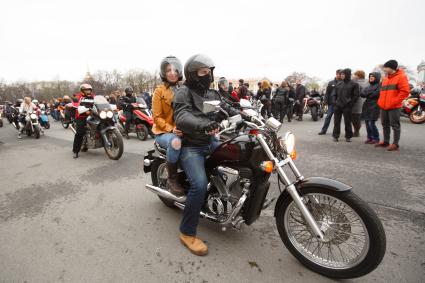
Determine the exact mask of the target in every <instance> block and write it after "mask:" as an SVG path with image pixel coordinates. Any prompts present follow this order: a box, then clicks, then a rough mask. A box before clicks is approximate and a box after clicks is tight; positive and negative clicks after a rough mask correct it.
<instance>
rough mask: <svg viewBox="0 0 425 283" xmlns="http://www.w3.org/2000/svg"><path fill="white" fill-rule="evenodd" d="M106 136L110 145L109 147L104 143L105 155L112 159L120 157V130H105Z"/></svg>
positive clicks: (122, 149) (121, 143)
mask: <svg viewBox="0 0 425 283" xmlns="http://www.w3.org/2000/svg"><path fill="white" fill-rule="evenodd" d="M106 138H107V139H108V141H109V143H111V145H112V146H111V147H108V146H107V145H106V144H105V145H104V148H105V152H106V155H108V157H109V158H110V159H112V160H118V159H120V158H121V156H122V154H123V152H124V142H123V140H122V136H121V134H120V132H119V131H118V130H117V129H113V130H109V131H107V132H106Z"/></svg>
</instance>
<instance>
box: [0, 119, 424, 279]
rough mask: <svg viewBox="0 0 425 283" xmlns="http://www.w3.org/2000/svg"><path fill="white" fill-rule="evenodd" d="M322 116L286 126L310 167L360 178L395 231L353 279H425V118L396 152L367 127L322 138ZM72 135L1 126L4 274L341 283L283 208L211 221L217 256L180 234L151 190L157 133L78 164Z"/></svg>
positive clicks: (177, 214)
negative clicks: (287, 225)
mask: <svg viewBox="0 0 425 283" xmlns="http://www.w3.org/2000/svg"><path fill="white" fill-rule="evenodd" d="M322 123H323V119H322V120H319V121H318V122H313V121H312V120H311V118H310V117H309V116H308V115H306V116H305V120H304V121H303V122H298V121H293V122H291V123H285V124H284V129H283V130H284V131H286V130H290V131H292V132H293V133H294V134H295V135H296V138H297V151H298V159H297V161H296V163H297V165H298V167H299V169H300V171H301V172H302V174H303V175H304V176H324V177H329V178H334V179H337V180H339V181H342V182H344V183H347V184H350V185H351V186H353V190H354V192H355V193H356V194H358V195H359V196H360V197H362V198H363V199H365V200H366V201H367V202H369V203H370V204H371V206H372V207H373V208H374V209H375V210H376V211H377V213H378V215H379V217H380V218H381V220H382V221H383V224H384V227H385V231H386V235H387V253H386V255H385V258H384V260H383V262H382V264H381V265H380V266H379V267H378V268H377V269H376V270H375V271H374V272H372V273H370V274H368V275H366V276H364V277H362V278H358V279H353V280H345V282H425V234H424V232H425V169H424V167H425V166H424V163H425V124H424V125H413V124H411V123H410V122H409V121H408V120H406V119H404V118H403V119H402V137H401V143H400V145H401V147H400V151H398V152H387V151H385V150H384V149H376V148H374V147H373V146H371V145H365V144H364V143H363V141H364V139H365V138H364V136H365V128H364V127H363V128H362V130H361V134H362V137H360V138H353V142H352V143H346V142H345V141H343V140H341V141H340V142H338V143H334V142H333V141H332V139H331V136H330V134H328V135H325V136H318V135H317V133H318V131H319V130H320V128H321V125H322ZM380 130H381V128H380ZM72 140H73V134H72V132H71V130H69V129H68V130H65V129H63V128H62V127H61V126H60V124H58V123H55V122H52V128H51V129H49V130H47V131H46V134H45V135H44V136H42V137H41V138H40V139H39V140H35V139H34V138H28V137H24V138H23V139H21V140H18V139H17V137H16V130H15V129H14V128H13V127H12V126H11V125H9V124H7V122H6V123H5V126H4V127H3V128H0V281H1V282H3V281H4V282H335V281H334V280H331V279H328V278H326V277H323V276H321V275H318V274H316V273H314V272H311V271H309V270H308V269H307V268H305V267H304V266H303V265H301V264H300V263H298V261H297V260H296V259H295V258H294V257H293V256H292V255H291V254H290V253H289V252H288V251H287V250H286V248H285V246H284V245H283V243H282V241H281V240H280V238H279V235H278V233H277V229H276V225H275V219H274V217H273V208H274V206H273V205H272V206H271V207H270V208H268V209H267V210H265V211H263V212H262V217H261V218H260V219H259V220H258V221H257V222H255V223H254V224H253V225H251V226H245V227H244V229H243V231H242V232H238V231H234V230H232V229H229V230H227V231H226V232H223V231H221V229H220V227H219V226H217V225H216V224H214V223H210V222H207V221H205V220H201V222H200V225H199V232H198V233H199V236H200V237H201V238H202V239H204V240H206V242H207V243H208V245H209V249H210V252H209V254H208V256H206V257H197V256H195V255H192V254H190V253H189V252H188V251H187V250H186V249H185V248H184V247H183V246H182V245H181V244H180V242H179V240H178V226H179V222H180V218H181V211H179V210H178V209H170V208H168V207H166V206H164V205H163V204H162V203H161V201H160V200H159V199H158V197H157V196H155V195H154V194H152V193H151V192H149V191H147V190H146V189H145V188H144V185H145V183H147V182H149V183H150V174H146V175H145V174H144V173H143V171H142V162H143V154H144V152H145V151H146V150H149V149H150V148H151V147H152V139H149V140H147V141H144V142H142V141H139V140H137V139H136V138H135V136H134V135H133V136H132V139H130V140H125V141H124V143H125V149H124V150H125V152H124V155H123V156H122V158H121V159H120V160H118V161H113V160H109V159H108V158H107V156H106V155H105V153H104V151H103V150H102V149H97V150H90V151H89V152H87V153H81V155H80V158H78V159H75V160H74V159H73V158H72V153H71V148H72ZM271 194H272V195H275V196H277V195H278V189H277V185H276V182H275V180H273V183H272V187H271Z"/></svg>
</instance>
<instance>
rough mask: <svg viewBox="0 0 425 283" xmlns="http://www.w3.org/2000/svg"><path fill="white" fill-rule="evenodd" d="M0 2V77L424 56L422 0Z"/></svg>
mask: <svg viewBox="0 0 425 283" xmlns="http://www.w3.org/2000/svg"><path fill="white" fill-rule="evenodd" d="M111 2H112V3H106V1H90V0H73V1H59V0H38V1H30V0H28V1H22V0H1V2H0V11H1V12H2V13H1V16H0V78H3V79H6V80H7V81H15V80H21V79H23V80H51V79H57V78H60V79H68V80H81V79H82V78H83V76H84V74H85V72H86V71H87V65H88V67H89V69H90V71H91V72H95V71H96V70H112V69H118V70H119V71H127V70H129V69H134V68H136V69H146V70H148V71H154V70H156V69H157V68H158V65H159V62H160V60H161V59H162V58H163V57H165V56H166V55H175V56H177V57H178V58H180V59H181V60H182V62H183V63H184V62H185V61H186V59H187V58H188V57H189V56H191V55H193V54H195V53H204V54H207V55H209V56H210V57H211V58H212V59H213V60H214V62H215V64H216V66H217V68H216V72H215V74H216V75H219V76H226V77H228V78H252V77H264V76H266V77H269V78H270V79H273V80H281V79H283V78H284V77H286V76H287V75H288V74H289V73H290V72H292V71H302V72H306V73H307V74H308V75H310V76H317V77H319V78H321V79H328V78H331V77H332V76H333V74H334V71H335V69H337V68H340V67H351V68H353V69H364V70H365V71H366V72H368V71H370V70H371V69H372V68H373V67H374V66H376V65H377V64H379V63H384V62H385V61H387V60H388V59H396V60H398V61H399V62H401V63H403V64H406V65H408V66H410V67H412V68H414V69H416V66H417V65H418V64H419V63H420V61H421V60H422V59H425V19H424V11H425V1H423V0H407V1H401V0H400V1H397V0H385V1H380V0H379V1H376V0H361V1H359V0H352V1H341V0H340V1H325V0H322V1H303V0H296V1H265V0H258V1H232V0H227V1H221V0H214V1H200V0H198V1H177V0H174V1H168V0H151V1H127V0H120V1H111Z"/></svg>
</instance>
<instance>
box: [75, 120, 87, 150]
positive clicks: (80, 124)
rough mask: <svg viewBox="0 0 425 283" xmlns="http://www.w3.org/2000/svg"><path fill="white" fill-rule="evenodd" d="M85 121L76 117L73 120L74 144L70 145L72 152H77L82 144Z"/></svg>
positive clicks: (85, 128)
mask: <svg viewBox="0 0 425 283" xmlns="http://www.w3.org/2000/svg"><path fill="white" fill-rule="evenodd" d="M86 126H87V121H86V120H85V119H83V120H81V119H76V120H75V131H76V133H75V136H74V144H73V146H72V152H74V153H78V152H80V149H81V145H82V144H83V139H84V135H85V134H86V131H87V127H86Z"/></svg>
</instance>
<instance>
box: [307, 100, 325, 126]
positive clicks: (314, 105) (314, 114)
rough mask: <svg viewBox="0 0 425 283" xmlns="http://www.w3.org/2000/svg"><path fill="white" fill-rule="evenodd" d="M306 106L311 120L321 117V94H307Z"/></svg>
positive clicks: (322, 113)
mask: <svg viewBox="0 0 425 283" xmlns="http://www.w3.org/2000/svg"><path fill="white" fill-rule="evenodd" d="M306 99H307V102H306V103H307V106H308V108H309V110H310V114H311V118H312V119H313V121H317V120H319V117H320V118H323V115H324V112H323V99H322V97H321V96H308V97H307V98H306Z"/></svg>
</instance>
